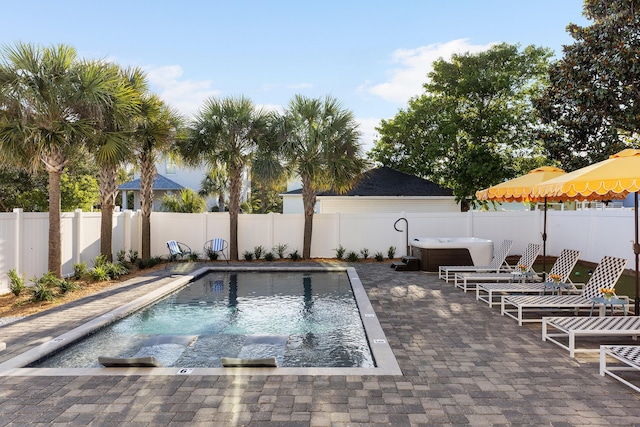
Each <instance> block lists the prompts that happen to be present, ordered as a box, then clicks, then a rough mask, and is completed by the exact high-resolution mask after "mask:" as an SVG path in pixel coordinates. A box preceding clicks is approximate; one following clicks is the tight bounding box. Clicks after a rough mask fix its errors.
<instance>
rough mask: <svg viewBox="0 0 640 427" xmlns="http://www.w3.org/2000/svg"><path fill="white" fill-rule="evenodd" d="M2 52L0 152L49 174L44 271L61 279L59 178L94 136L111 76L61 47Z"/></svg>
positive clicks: (20, 45) (22, 46)
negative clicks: (46, 264)
mask: <svg viewBox="0 0 640 427" xmlns="http://www.w3.org/2000/svg"><path fill="white" fill-rule="evenodd" d="M2 53H3V58H2V63H0V103H1V104H0V105H1V108H0V152H1V153H2V156H3V157H5V159H10V160H11V161H14V162H16V164H22V165H29V167H30V169H31V170H32V171H36V170H38V169H41V168H43V169H44V170H46V172H47V174H48V180H49V243H48V245H49V247H48V250H49V254H48V269H49V271H51V272H52V273H54V274H55V275H56V276H57V277H61V275H62V264H61V262H62V238H61V234H60V211H61V208H60V179H61V175H62V172H63V171H64V169H65V166H66V165H67V163H68V161H69V159H70V158H72V157H73V156H74V154H75V153H76V152H77V151H78V150H77V148H78V147H79V146H82V145H84V144H86V142H87V140H88V139H89V138H91V137H92V136H93V134H94V132H95V124H96V122H97V118H99V115H100V111H101V108H100V107H101V106H102V105H103V103H104V102H105V101H106V100H108V99H109V96H110V93H111V90H112V88H113V80H112V79H113V75H112V73H109V72H108V69H107V67H104V64H103V63H100V62H95V61H94V62H87V61H79V60H78V59H77V54H76V51H75V49H74V48H72V47H70V46H65V45H58V46H51V47H41V46H34V45H31V44H24V43H18V44H16V45H15V46H14V47H4V48H3V49H2Z"/></svg>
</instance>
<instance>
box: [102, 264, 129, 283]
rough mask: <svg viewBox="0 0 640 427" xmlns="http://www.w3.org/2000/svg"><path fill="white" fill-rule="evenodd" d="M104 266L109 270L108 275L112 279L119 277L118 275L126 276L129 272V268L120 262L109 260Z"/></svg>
mask: <svg viewBox="0 0 640 427" xmlns="http://www.w3.org/2000/svg"><path fill="white" fill-rule="evenodd" d="M104 268H105V269H106V270H107V275H108V276H109V277H110V278H111V279H117V278H118V277H120V276H124V275H125V274H128V273H129V268H128V267H127V266H126V265H125V264H123V263H120V262H116V263H113V262H109V263H107V264H105V265H104Z"/></svg>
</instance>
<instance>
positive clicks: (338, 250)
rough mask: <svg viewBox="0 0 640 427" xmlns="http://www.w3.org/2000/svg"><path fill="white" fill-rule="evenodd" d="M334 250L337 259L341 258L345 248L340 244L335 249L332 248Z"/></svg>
mask: <svg viewBox="0 0 640 427" xmlns="http://www.w3.org/2000/svg"><path fill="white" fill-rule="evenodd" d="M334 251H335V252H336V258H337V259H342V258H344V253H345V252H346V251H347V250H346V249H345V248H344V247H343V246H342V245H340V246H338V247H337V248H336V249H334Z"/></svg>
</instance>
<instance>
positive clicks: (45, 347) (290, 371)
mask: <svg viewBox="0 0 640 427" xmlns="http://www.w3.org/2000/svg"><path fill="white" fill-rule="evenodd" d="M210 271H234V272H242V271H275V272H278V271H313V272H331V271H344V272H346V273H347V276H348V277H349V281H350V282H351V288H352V290H353V294H354V297H355V300H356V304H357V305H358V309H359V312H360V315H361V316H360V318H361V321H362V324H363V326H364V329H365V333H366V336H367V339H368V341H369V348H370V349H371V353H372V356H373V358H374V361H375V363H376V367H373V368H353V367H348V368H317V367H316V368H313V367H300V368H292V367H281V368H280V367H279V368H180V367H169V368H25V367H24V366H27V365H29V364H31V363H33V362H36V361H37V360H40V359H42V358H43V357H45V356H46V355H48V354H50V353H52V352H55V351H58V350H60V349H62V348H64V347H66V346H68V345H70V344H71V343H73V342H75V341H77V340H79V339H81V338H83V337H85V336H87V335H89V334H90V333H92V332H94V331H95V330H97V329H100V328H102V327H104V326H106V325H108V324H110V323H113V322H115V321H116V320H119V319H121V318H123V317H126V316H128V315H129V314H130V313H132V312H134V311H136V310H139V309H140V308H142V307H145V306H147V305H150V304H152V303H154V302H156V301H158V300H159V299H162V298H164V297H165V296H166V295H168V294H170V293H173V292H175V291H176V290H177V289H179V288H181V287H183V286H184V285H186V283H188V282H190V281H191V280H193V279H195V278H197V277H200V276H202V275H204V274H206V273H207V272H210ZM176 276H177V277H176V279H175V280H173V281H171V282H170V283H168V284H166V285H163V286H161V287H159V288H158V289H156V290H153V291H151V292H149V293H147V294H146V295H143V296H141V297H139V298H137V299H135V300H133V301H131V302H129V303H127V304H124V305H122V306H120V307H118V308H116V309H114V310H111V311H109V312H107V313H104V314H102V315H100V316H97V317H95V318H94V319H92V320H90V321H88V322H86V323H84V324H82V325H80V326H78V327H76V328H74V329H72V330H70V331H68V332H65V333H63V334H60V335H58V336H55V337H53V338H51V339H50V340H48V341H47V342H45V343H42V344H40V345H38V346H37V347H34V348H32V349H30V350H27V351H26V352H24V353H22V354H20V355H17V356H15V357H13V358H11V359H9V360H7V361H5V362H3V363H0V376H70V375H71V376H111V375H137V376H154V375H165V376H171V375H219V376H224V375H402V370H401V369H400V366H399V364H398V362H397V360H396V358H395V355H394V354H393V351H392V350H391V346H390V345H389V343H388V341H387V338H386V336H385V334H384V331H383V330H382V326H381V325H380V323H379V321H378V317H377V316H376V314H375V312H374V310H373V307H372V306H371V302H370V301H369V297H368V296H367V294H366V291H365V289H364V286H363V284H362V282H361V280H360V278H359V276H358V273H357V271H356V269H355V268H354V267H340V266H322V267H319V266H311V267H310V266H305V267H291V266H288V267H278V266H267V267H248V266H245V267H238V266H226V267H212V266H208V267H203V268H200V269H198V270H196V271H194V272H192V273H189V274H185V275H179V276H178V275H176ZM172 277H173V276H172Z"/></svg>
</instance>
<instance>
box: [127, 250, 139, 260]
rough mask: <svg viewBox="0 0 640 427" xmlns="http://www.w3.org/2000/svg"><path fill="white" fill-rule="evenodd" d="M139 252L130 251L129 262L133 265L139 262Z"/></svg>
mask: <svg viewBox="0 0 640 427" xmlns="http://www.w3.org/2000/svg"><path fill="white" fill-rule="evenodd" d="M138 258H139V256H138V251H135V250H133V249H129V262H130V263H131V264H135V263H136V262H138Z"/></svg>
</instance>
